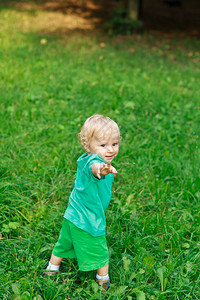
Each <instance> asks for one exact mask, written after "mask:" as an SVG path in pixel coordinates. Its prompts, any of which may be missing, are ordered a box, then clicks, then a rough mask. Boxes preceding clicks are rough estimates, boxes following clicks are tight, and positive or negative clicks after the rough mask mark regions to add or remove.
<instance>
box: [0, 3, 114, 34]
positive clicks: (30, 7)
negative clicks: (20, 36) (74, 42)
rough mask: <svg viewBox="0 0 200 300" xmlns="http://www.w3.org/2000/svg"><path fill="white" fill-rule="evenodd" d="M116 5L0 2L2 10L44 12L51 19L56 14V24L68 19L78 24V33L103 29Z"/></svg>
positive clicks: (34, 13) (31, 12)
mask: <svg viewBox="0 0 200 300" xmlns="http://www.w3.org/2000/svg"><path fill="white" fill-rule="evenodd" d="M114 5H116V1H114V0H111V1H106V0H101V1H98V0H35V1H34V0H33V1H30V0H19V1H15V0H7V1H3V0H0V10H1V9H11V10H16V11H21V12H25V13H28V14H30V15H36V14H37V13H38V11H43V12H46V13H49V14H51V17H52V16H53V14H54V16H55V18H54V23H55V22H61V23H62V22H65V20H66V19H67V18H68V19H69V20H68V21H69V23H73V22H74V23H77V26H73V27H77V28H76V29H77V30H78V31H85V29H90V30H91V29H93V30H95V29H99V28H101V27H102V25H103V24H104V22H105V21H106V20H107V19H108V18H109V15H110V12H111V11H112V10H113V7H114ZM58 15H60V16H61V15H62V18H58ZM81 20H82V21H81ZM85 24H86V25H85ZM69 28H70V26H69ZM66 29H67V28H66Z"/></svg>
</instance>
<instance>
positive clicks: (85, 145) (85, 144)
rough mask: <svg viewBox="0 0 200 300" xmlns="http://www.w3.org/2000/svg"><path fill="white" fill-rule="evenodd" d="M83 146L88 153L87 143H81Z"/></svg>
mask: <svg viewBox="0 0 200 300" xmlns="http://www.w3.org/2000/svg"><path fill="white" fill-rule="evenodd" d="M83 147H84V148H85V151H86V152H87V153H90V147H89V145H88V144H87V143H83Z"/></svg>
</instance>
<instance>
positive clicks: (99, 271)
mask: <svg viewBox="0 0 200 300" xmlns="http://www.w3.org/2000/svg"><path fill="white" fill-rule="evenodd" d="M108 270H109V265H107V266H104V267H102V268H99V269H97V274H98V275H99V276H105V275H107V274H108Z"/></svg>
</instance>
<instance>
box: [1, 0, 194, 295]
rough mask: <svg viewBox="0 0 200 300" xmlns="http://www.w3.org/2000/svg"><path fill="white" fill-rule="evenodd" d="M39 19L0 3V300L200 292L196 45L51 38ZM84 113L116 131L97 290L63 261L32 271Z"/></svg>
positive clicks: (65, 182)
mask: <svg viewBox="0 0 200 300" xmlns="http://www.w3.org/2000/svg"><path fill="white" fill-rule="evenodd" d="M60 15H61V14H60ZM60 15H59V16H60ZM54 17H55V16H54ZM49 18H50V15H48V12H44V11H39V10H38V11H37V10H35V11H32V10H31V11H29V10H25V9H24V10H21V9H15V8H14V7H13V8H12V7H9V8H8V7H5V4H4V5H3V4H1V6H0V161H1V164H0V190H1V192H0V233H1V235H0V299H35V300H41V299H46V300H53V299H74V300H75V299H88V300H89V299H90V300H92V299H105V298H106V299H114V300H115V299H119V300H121V299H127V300H130V299H137V300H144V299H149V300H156V299H157V300H162V299H170V300H175V299H177V300H178V299H179V300H185V299H191V300H195V299H200V276H199V267H200V256H199V250H200V240H199V236H200V228H199V224H200V217H199V200H200V148H199V126H200V89H199V87H200V41H199V40H197V39H195V38H193V39H189V38H188V39H186V38H184V39H183V38H182V39H180V38H175V37H170V38H169V37H165V38H164V37H161V36H153V35H148V34H145V33H144V34H142V35H133V36H129V37H126V38H125V37H111V38H109V37H106V36H104V35H101V34H97V35H95V34H85V33H84V34H81V33H79V34H78V33H75V32H71V33H69V34H62V35H59V34H56V33H51V32H50V31H48V26H47V23H46V20H47V21H48V19H49ZM52 20H53V19H52ZM61 23H62V19H61ZM42 29H44V30H42ZM57 29H58V28H56V30H57ZM94 113H101V114H105V115H108V116H109V117H111V118H113V119H114V120H115V121H116V122H117V123H118V124H119V126H120V129H121V135H122V137H123V139H122V142H121V145H120V152H119V155H118V157H117V158H116V159H115V161H114V162H113V165H114V166H115V167H116V169H117V171H118V175H117V176H116V178H115V182H114V185H113V196H112V200H111V203H110V206H109V208H108V210H107V211H106V217H107V240H108V244H109V249H110V254H111V258H110V275H111V280H112V285H111V288H110V290H109V292H108V293H107V295H106V296H104V295H102V294H101V293H100V291H99V290H98V287H97V285H96V284H95V283H94V281H93V278H94V276H95V272H89V273H82V272H79V271H78V266H77V264H76V262H75V261H73V260H69V261H67V260H66V261H65V262H64V263H63V265H62V267H61V273H60V274H59V276H58V277H57V279H56V281H51V280H50V279H48V278H44V277H43V273H42V271H43V269H44V268H45V267H46V265H47V262H48V260H49V257H50V254H51V251H52V248H53V246H54V244H55V242H56V241H57V238H58V234H59V231H60V228H61V222H62V216H63V213H64V211H65V208H66V206H67V202H68V197H69V194H70V192H71V190H72V188H73V184H74V179H75V173H76V160H77V158H78V157H79V156H80V155H81V154H82V153H83V149H82V148H81V146H80V145H79V142H78V138H77V135H78V133H79V131H80V127H81V125H82V124H83V122H84V121H85V119H86V118H87V117H89V116H90V115H92V114H94Z"/></svg>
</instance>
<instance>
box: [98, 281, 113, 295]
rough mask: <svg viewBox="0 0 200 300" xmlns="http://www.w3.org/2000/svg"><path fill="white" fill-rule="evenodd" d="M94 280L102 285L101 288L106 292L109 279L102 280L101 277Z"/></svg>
mask: <svg viewBox="0 0 200 300" xmlns="http://www.w3.org/2000/svg"><path fill="white" fill-rule="evenodd" d="M96 282H97V284H98V285H99V286H102V288H103V289H104V290H105V292H107V290H108V289H109V287H110V280H102V279H96Z"/></svg>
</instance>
